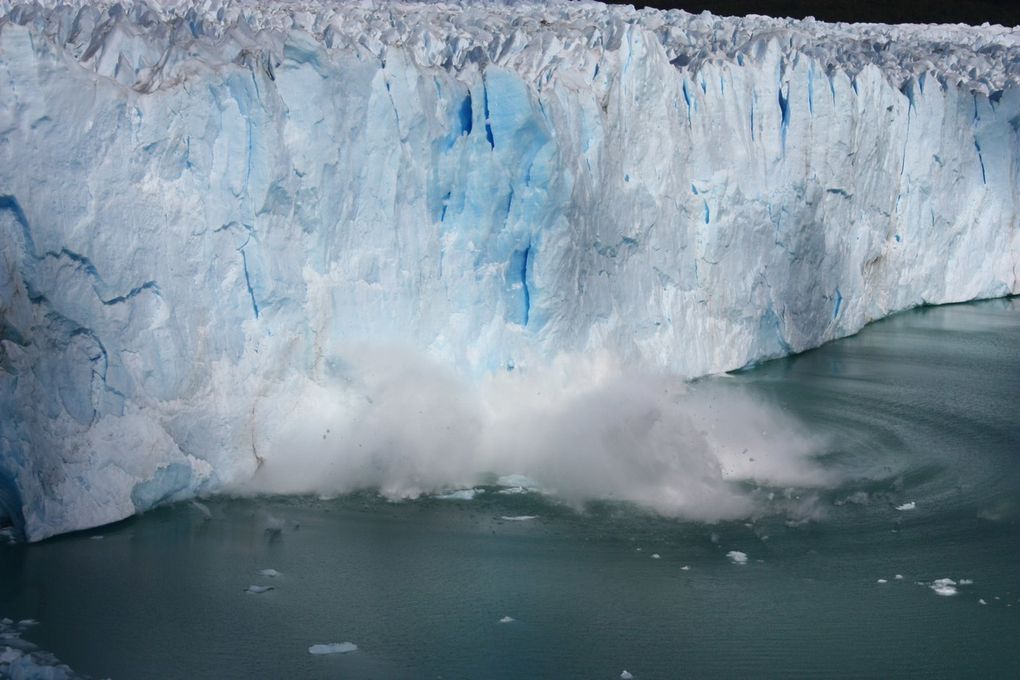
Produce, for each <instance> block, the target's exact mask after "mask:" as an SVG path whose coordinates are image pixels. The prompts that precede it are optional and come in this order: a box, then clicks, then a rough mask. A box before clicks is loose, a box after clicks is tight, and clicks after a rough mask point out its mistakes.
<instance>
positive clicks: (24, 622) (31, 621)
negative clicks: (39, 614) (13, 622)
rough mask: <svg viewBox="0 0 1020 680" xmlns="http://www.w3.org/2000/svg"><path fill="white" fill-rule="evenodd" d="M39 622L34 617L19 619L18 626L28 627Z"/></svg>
mask: <svg viewBox="0 0 1020 680" xmlns="http://www.w3.org/2000/svg"><path fill="white" fill-rule="evenodd" d="M38 625H39V622H38V621H36V620H35V619H21V620H20V621H18V628H29V627H30V626H38Z"/></svg>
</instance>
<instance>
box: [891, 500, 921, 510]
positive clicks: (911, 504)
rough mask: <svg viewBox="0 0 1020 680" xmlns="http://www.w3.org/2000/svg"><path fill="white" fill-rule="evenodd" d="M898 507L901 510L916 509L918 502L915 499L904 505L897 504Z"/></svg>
mask: <svg viewBox="0 0 1020 680" xmlns="http://www.w3.org/2000/svg"><path fill="white" fill-rule="evenodd" d="M896 509H897V510H900V511H903V510H916V509H917V503H915V502H914V501H910V502H909V503H904V504H903V505H897V506H896Z"/></svg>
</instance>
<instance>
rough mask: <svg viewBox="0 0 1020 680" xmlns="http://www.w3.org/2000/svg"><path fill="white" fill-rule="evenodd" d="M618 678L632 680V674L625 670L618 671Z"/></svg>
mask: <svg viewBox="0 0 1020 680" xmlns="http://www.w3.org/2000/svg"><path fill="white" fill-rule="evenodd" d="M620 680H634V676H633V675H632V674H631V673H628V672H627V671H623V672H622V673H620Z"/></svg>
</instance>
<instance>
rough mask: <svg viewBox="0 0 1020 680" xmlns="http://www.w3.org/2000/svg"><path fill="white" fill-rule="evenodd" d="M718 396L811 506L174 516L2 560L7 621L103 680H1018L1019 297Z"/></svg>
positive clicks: (789, 499) (939, 313) (497, 503)
mask: <svg viewBox="0 0 1020 680" xmlns="http://www.w3.org/2000/svg"><path fill="white" fill-rule="evenodd" d="M718 380H724V381H729V382H736V383H739V384H741V385H743V386H744V387H745V388H746V389H747V390H749V391H751V392H752V393H754V394H756V395H758V396H760V397H761V398H763V399H765V400H766V401H768V402H769V403H772V404H776V405H778V406H779V407H781V408H782V409H783V411H785V412H786V413H787V414H789V415H791V416H793V417H796V418H797V419H799V420H800V421H802V422H803V424H804V425H805V426H806V427H807V428H808V429H809V430H810V432H811V433H812V434H813V435H817V436H818V437H819V441H822V442H824V445H823V447H822V449H821V450H820V452H819V453H820V463H821V465H822V467H823V468H824V470H825V471H826V473H827V474H828V475H829V476H828V479H829V480H830V484H829V485H828V486H825V487H822V488H815V489H814V490H810V489H804V488H790V489H784V488H781V487H780V488H768V489H758V488H750V487H749V489H748V493H750V494H752V495H754V496H755V498H756V501H757V502H756V504H755V508H756V510H754V512H753V516H752V517H750V518H747V519H746V521H745V520H744V519H741V520H740V521H728V522H719V523H714V524H706V523H698V522H680V521H677V520H672V519H668V518H663V517H656V516H652V515H648V514H644V513H642V512H640V511H638V510H635V509H634V508H632V507H630V506H625V505H620V504H612V503H602V504H593V505H591V506H589V507H588V509H587V511H585V512H583V513H578V512H576V511H575V510H574V509H572V508H569V507H566V506H564V505H561V504H559V503H558V502H556V501H555V500H554V499H550V498H548V497H545V496H543V495H541V494H536V493H517V494H502V493H498V491H500V489H499V488H497V487H495V486H486V487H483V488H484V492H480V493H475V494H474V495H473V498H471V499H470V500H466V499H465V500H458V499H457V497H454V498H452V499H450V500H439V499H422V500H419V501H415V502H406V503H388V502H386V501H384V500H380V499H378V498H376V497H375V496H373V495H371V494H362V495H354V496H344V497H341V498H337V499H333V500H316V499H311V498H287V497H277V498H269V499H260V500H223V499H221V500H211V501H208V502H207V503H206V504H205V505H192V504H182V505H178V506H175V507H171V508H163V509H160V510H157V511H154V512H151V513H148V514H147V515H145V516H143V517H140V518H135V519H132V520H128V521H125V522H122V523H120V524H118V525H115V526H111V527H105V528H103V529H99V530H95V531H92V532H84V533H82V534H76V535H72V536H65V537H60V538H57V539H54V540H50V541H46V542H44V543H42V544H38V545H33V546H24V545H13V546H12V545H0V617H4V616H7V617H10V618H12V619H14V620H18V619H27V618H32V619H38V620H39V621H40V622H41V624H40V625H38V626H35V627H32V628H28V629H26V630H25V632H24V633H23V637H25V638H28V639H30V640H32V641H33V642H36V643H38V644H39V645H40V646H41V647H43V648H44V649H48V650H50V651H52V652H54V653H55V654H57V656H59V657H60V658H61V660H63V661H65V662H67V663H68V664H70V665H71V666H72V667H74V668H75V669H76V670H78V671H80V672H84V673H88V674H92V675H94V676H97V677H106V676H110V677H113V678H175V677H180V678H224V677H239V678H240V677H245V678H248V677H259V678H262V677H265V678H280V677H310V678H319V677H321V678H328V677H375V678H389V677H410V678H419V677H433V678H434V677H439V676H441V677H444V678H519V677H585V678H594V677H605V678H614V677H620V673H621V671H622V670H623V669H627V670H628V671H630V672H631V673H632V674H633V675H634V677H636V678H673V677H699V678H703V677H739V676H752V677H760V676H763V675H768V676H778V677H789V676H799V677H860V676H869V677H918V678H921V677H923V678H933V677H989V676H992V677H1017V676H1020V657H1018V655H1016V653H1015V652H1014V649H1015V641H1016V640H1017V639H1020V571H1018V569H1017V565H1018V564H1020V508H1018V506H1017V499H1020V465H1018V462H1020V461H1018V459H1017V458H1018V456H1020V419H1018V417H1017V404H1020V301H1018V300H1017V299H1013V300H998V301H991V302H985V303H979V304H969V305H958V306H952V307H942V308H927V309H920V310H915V311H912V312H909V313H905V314H901V315H898V316H896V317H893V318H891V319H887V320H885V321H882V322H879V323H877V324H875V325H873V326H871V327H869V328H868V329H866V330H865V331H863V332H862V333H860V334H859V335H857V336H855V337H853V338H848V339H845V340H842V341H839V342H835V343H832V344H830V345H828V346H826V347H823V348H821V349H819V350H816V351H813V352H809V353H807V354H804V355H801V356H798V357H794V358H791V359H785V360H780V361H775V362H770V363H768V364H764V365H762V366H759V367H757V368H754V369H752V370H748V371H744V372H741V373H739V374H737V375H735V376H734V377H731V378H725V379H718ZM693 389H694V391H695V393H697V391H698V390H700V389H706V387H705V386H703V385H702V384H701V383H699V384H697V385H695V386H694V388H693ZM771 436H775V434H774V433H773V434H772V435H771ZM763 455H768V452H767V451H766V452H764V454H763ZM461 496H464V497H465V498H467V497H468V496H471V494H461ZM524 517H530V519H527V520H523V519H521V518H524ZM99 536H102V538H101V539H99V538H98V537H99ZM653 555H657V556H658V557H657V558H653ZM744 556H746V563H744ZM268 569H273V570H275V571H276V572H278V573H275V574H273V573H271V572H266V571H265V570H268ZM260 572H261V573H260ZM898 577H899V578H898ZM939 579H951V580H952V583H951V584H950V583H948V582H946V581H939ZM253 585H255V586H273V589H272V590H268V591H265V592H261V593H255V592H246V589H248V588H249V586H253ZM256 590H259V589H256ZM950 592H955V595H947V594H939V593H950ZM505 617H507V618H509V619H512V620H511V621H505ZM501 620H502V621H505V622H501ZM348 641H349V642H352V643H354V644H356V645H357V647H358V649H357V650H356V651H353V652H349V653H345V654H335V655H322V656H320V655H312V654H309V652H308V648H309V647H310V646H312V645H316V644H326V645H328V644H331V643H342V642H348Z"/></svg>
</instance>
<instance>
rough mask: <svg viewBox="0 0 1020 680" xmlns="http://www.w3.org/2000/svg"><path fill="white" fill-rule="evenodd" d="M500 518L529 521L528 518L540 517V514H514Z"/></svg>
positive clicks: (510, 520) (508, 520)
mask: <svg viewBox="0 0 1020 680" xmlns="http://www.w3.org/2000/svg"><path fill="white" fill-rule="evenodd" d="M500 519H505V520H506V521H507V522H527V521H528V520H532V519H538V515H513V516H511V517H508V516H507V515H503V516H501V517H500Z"/></svg>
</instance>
